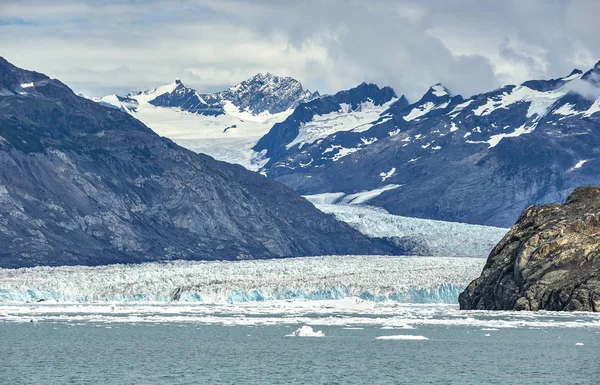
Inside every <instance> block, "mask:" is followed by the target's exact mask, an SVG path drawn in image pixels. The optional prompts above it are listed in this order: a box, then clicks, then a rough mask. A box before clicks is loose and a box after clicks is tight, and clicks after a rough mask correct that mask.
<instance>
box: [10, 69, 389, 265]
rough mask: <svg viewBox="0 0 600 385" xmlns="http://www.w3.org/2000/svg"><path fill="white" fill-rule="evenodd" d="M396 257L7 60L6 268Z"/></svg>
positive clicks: (245, 174)
mask: <svg viewBox="0 0 600 385" xmlns="http://www.w3.org/2000/svg"><path fill="white" fill-rule="evenodd" d="M392 250H395V249H394V248H393V247H392V246H389V245H388V243H386V242H382V241H377V240H371V239H368V238H365V237H364V236H362V235H361V234H360V233H358V232H357V231H355V230H353V229H351V228H350V227H348V226H347V225H344V224H342V223H340V222H338V221H336V220H335V219H334V218H333V216H330V215H326V214H323V213H321V212H320V211H318V210H317V209H315V208H314V206H312V205H311V204H310V203H309V202H308V201H306V200H305V199H303V198H301V197H299V196H297V195H296V194H295V193H294V192H293V191H292V190H290V189H288V188H287V187H285V186H284V185H282V184H280V183H276V182H272V181H269V180H268V179H266V178H264V177H263V176H261V175H259V174H256V173H253V172H249V171H247V170H245V169H243V168H242V167H240V166H234V165H230V164H226V163H222V162H218V161H215V160H214V159H212V158H210V157H208V156H204V155H199V154H194V153H192V152H190V151H188V150H185V149H183V148H181V147H179V146H177V145H175V144H174V143H173V142H171V141H170V140H168V139H165V138H161V137H159V136H158V135H156V134H155V133H154V132H152V131H151V130H150V129H149V128H148V127H146V126H145V125H143V124H142V123H140V122H139V121H138V120H136V119H134V118H133V117H131V116H129V115H128V114H126V113H124V112H122V111H120V110H118V109H114V108H106V107H104V106H102V105H100V104H98V103H95V102H93V101H90V100H87V99H84V98H81V97H78V96H76V95H75V94H74V93H73V92H72V91H71V90H70V89H69V88H68V87H67V86H65V85H64V84H62V83H61V82H59V81H57V80H53V79H49V78H48V77H46V76H45V75H42V74H38V73H35V72H30V71H25V70H21V69H19V68H17V67H14V66H13V65H11V64H10V63H8V62H7V61H6V60H4V59H2V58H0V267H23V266H34V265H72V264H80V265H99V264H107V263H137V262H143V261H154V260H164V259H190V260H191V259H193V260H203V259H204V260H207V259H240V258H265V257H285V256H303V255H317V254H344V253H349V254H355V253H387V252H390V251H392Z"/></svg>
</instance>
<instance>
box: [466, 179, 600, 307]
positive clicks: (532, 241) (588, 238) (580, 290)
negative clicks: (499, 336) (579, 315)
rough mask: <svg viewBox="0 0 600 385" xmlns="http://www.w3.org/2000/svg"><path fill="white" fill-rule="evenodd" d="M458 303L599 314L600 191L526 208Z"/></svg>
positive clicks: (579, 192)
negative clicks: (562, 202)
mask: <svg viewBox="0 0 600 385" xmlns="http://www.w3.org/2000/svg"><path fill="white" fill-rule="evenodd" d="M459 302H460V307H461V309H482V310H534V311H535V310H554V311H561V310H566V311H596V312H597V311H600V187H595V186H589V187H580V188H578V189H576V190H575V191H574V192H573V193H572V194H571V196H570V197H569V198H568V199H567V201H566V203H565V204H564V205H555V204H553V205H544V206H540V207H536V206H532V207H529V208H528V209H527V210H525V212H524V213H523V214H522V215H521V218H519V220H518V221H517V223H516V224H515V226H514V227H513V228H512V229H511V230H510V231H509V232H508V233H507V234H506V236H505V237H504V239H503V240H502V241H501V242H500V243H499V244H498V245H497V246H496V247H495V248H494V250H493V251H492V253H491V254H490V256H489V257H488V260H487V263H486V265H485V267H484V270H483V272H482V274H481V276H480V277H479V278H477V279H476V280H474V281H473V282H471V284H470V285H469V286H468V287H467V289H466V290H465V291H464V292H463V293H462V294H461V295H460V297H459Z"/></svg>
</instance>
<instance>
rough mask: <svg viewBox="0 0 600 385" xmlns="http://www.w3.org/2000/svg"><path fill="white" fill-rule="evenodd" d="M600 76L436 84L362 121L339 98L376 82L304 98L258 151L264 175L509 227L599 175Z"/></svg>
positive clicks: (406, 212)
mask: <svg viewBox="0 0 600 385" xmlns="http://www.w3.org/2000/svg"><path fill="white" fill-rule="evenodd" d="M598 75H600V63H599V64H597V65H596V66H595V67H594V68H592V69H591V70H589V71H587V72H586V73H583V72H582V71H579V70H575V71H573V72H572V73H571V74H569V75H568V76H565V77H562V78H558V79H551V80H533V81H528V82H525V83H523V84H521V85H508V86H505V87H502V88H499V89H497V90H493V91H491V92H487V93H482V94H478V95H474V96H472V97H469V98H467V99H465V98H463V97H462V96H460V95H453V94H452V93H451V92H450V91H449V90H448V89H447V88H445V87H444V86H443V85H441V84H436V85H434V86H432V87H431V88H430V89H429V90H428V91H427V92H426V93H425V95H424V96H423V97H422V98H421V99H420V100H418V101H417V102H415V103H412V104H409V103H408V102H407V100H406V98H404V97H400V98H399V99H395V98H394V97H392V96H390V95H387V94H386V95H387V96H386V97H383V98H382V99H378V100H375V99H373V103H372V106H373V107H372V108H371V107H369V108H366V110H368V111H371V112H373V114H370V112H369V114H367V116H365V117H364V118H362V119H361V118H359V117H362V116H364V111H365V108H364V106H362V105H361V106H359V105H357V104H352V102H347V101H346V100H345V99H343V98H344V97H345V95H348V94H355V93H356V94H361V93H362V91H361V90H363V89H367V88H372V89H375V87H376V86H372V85H371V86H369V85H361V86H359V87H357V88H356V89H352V90H349V91H345V92H342V93H338V94H336V95H333V96H331V97H322V98H320V99H317V100H314V101H311V102H308V103H303V104H301V105H299V106H298V107H297V108H296V110H295V111H294V113H293V114H292V115H290V116H289V117H288V118H287V119H286V120H284V121H283V122H281V123H278V124H275V125H274V126H273V128H272V129H271V130H270V132H269V133H268V134H266V135H265V136H264V137H263V138H261V139H260V140H259V142H258V144H257V145H256V146H255V147H254V149H255V151H257V152H259V153H260V155H261V157H262V158H263V159H265V161H264V162H263V164H261V168H260V171H261V172H262V173H264V174H265V175H267V176H268V177H269V178H271V179H275V180H278V181H281V182H283V183H285V184H287V185H288V186H290V187H292V188H294V189H295V190H296V191H298V192H299V193H301V194H304V195H314V194H324V193H328V194H329V196H330V197H335V199H333V200H332V201H330V202H328V203H335V202H336V201H340V200H344V199H345V200H346V201H348V200H349V199H351V198H352V197H358V196H360V197H361V198H360V199H361V202H363V203H365V202H368V203H369V204H370V205H375V206H379V207H382V208H384V209H385V210H387V211H388V212H390V213H392V214H396V215H402V216H409V217H420V218H428V219H437V220H445V221H455V222H466V223H473V224H483V225H492V226H499V227H510V226H511V225H512V224H513V223H514V221H515V220H516V219H517V218H518V217H519V215H520V213H521V212H522V211H523V210H524V209H525V208H526V207H527V206H529V205H531V204H542V203H552V202H561V201H563V200H564V199H565V198H566V197H567V196H568V195H569V194H570V192H571V191H572V190H573V189H574V188H575V187H577V186H580V185H584V184H597V183H600V172H599V171H597V170H600V168H598V166H599V165H600V126H599V124H600V113H599V112H600V99H599V98H598V96H600V89H599V88H598V85H599V82H598V79H600V78H599V77H598ZM382 90H384V89H382ZM392 92H393V91H392ZM346 103H348V104H346ZM325 104H327V105H328V107H326V106H325ZM357 113H358V114H359V115H358V116H359V117H357V116H356V114H357ZM360 114H363V115H360ZM352 199H353V198H352ZM346 203H347V202H346Z"/></svg>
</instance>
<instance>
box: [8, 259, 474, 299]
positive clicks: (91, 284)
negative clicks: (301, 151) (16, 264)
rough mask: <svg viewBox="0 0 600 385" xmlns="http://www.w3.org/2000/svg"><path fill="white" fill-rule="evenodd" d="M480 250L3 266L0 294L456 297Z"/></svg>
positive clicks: (23, 296)
mask: <svg viewBox="0 0 600 385" xmlns="http://www.w3.org/2000/svg"><path fill="white" fill-rule="evenodd" d="M484 264H485V259H483V258H443V257H390V256H368V255H365V256H321V257H304V258H289V259H271V260H241V261H233V262H231V261H217V262H214V261H211V262H189V261H172V262H154V263H145V264H138V265H109V266H97V267H86V266H61V267H33V268H22V269H0V302H5V303H11V302H19V303H24V302H30V303H31V302H38V301H42V300H43V301H59V302H78V303H91V302H182V303H204V304H227V303H229V304H231V303H248V302H266V301H278V300H287V301H293V300H300V301H302V300H318V301H322V300H341V299H347V298H355V299H357V300H361V301H368V302H372V303H380V302H395V303H446V304H455V303H457V300H458V295H459V293H460V292H461V291H462V290H464V288H465V287H466V285H467V284H468V283H469V282H470V281H471V280H473V279H474V278H476V277H477V276H478V275H479V273H480V272H481V269H482V268H483V265H484Z"/></svg>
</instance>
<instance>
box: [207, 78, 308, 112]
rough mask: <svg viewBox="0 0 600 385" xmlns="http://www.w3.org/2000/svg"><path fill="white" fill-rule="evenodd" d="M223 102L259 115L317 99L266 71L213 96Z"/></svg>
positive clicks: (296, 83)
mask: <svg viewBox="0 0 600 385" xmlns="http://www.w3.org/2000/svg"><path fill="white" fill-rule="evenodd" d="M212 96H213V97H215V98H216V99H220V100H221V101H223V102H226V101H228V102H231V103H232V104H233V105H234V106H236V107H237V108H238V109H239V111H246V112H250V113H252V114H255V115H258V114H261V113H264V112H268V113H270V114H277V113H280V112H284V111H287V110H289V109H292V108H294V107H296V106H297V105H299V104H300V103H304V102H307V101H310V100H313V99H315V98H317V97H319V94H318V93H316V92H315V93H313V92H310V91H308V90H305V89H304V88H303V87H302V84H301V83H300V82H299V81H298V80H296V79H294V78H291V77H280V76H275V75H272V74H271V73H269V72H266V73H259V74H256V75H254V76H253V77H251V78H249V79H247V80H244V81H243V82H241V83H238V84H237V85H235V86H233V87H231V88H229V89H227V90H225V91H222V92H219V93H217V94H214V95H212Z"/></svg>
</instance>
